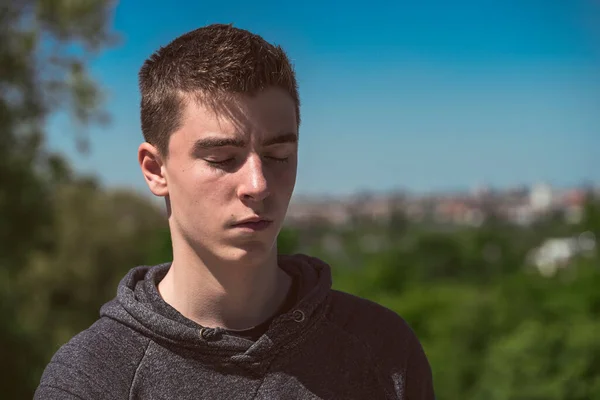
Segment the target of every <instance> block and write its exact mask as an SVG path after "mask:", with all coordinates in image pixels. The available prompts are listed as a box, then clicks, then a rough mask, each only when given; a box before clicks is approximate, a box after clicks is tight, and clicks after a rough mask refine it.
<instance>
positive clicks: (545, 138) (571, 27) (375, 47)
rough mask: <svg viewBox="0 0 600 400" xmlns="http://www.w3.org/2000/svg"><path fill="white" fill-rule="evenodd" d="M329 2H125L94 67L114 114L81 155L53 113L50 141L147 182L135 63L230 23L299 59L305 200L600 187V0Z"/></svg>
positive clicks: (83, 166) (115, 178) (89, 166)
mask: <svg viewBox="0 0 600 400" xmlns="http://www.w3.org/2000/svg"><path fill="white" fill-rule="evenodd" d="M201 3H205V4H203V5H202V4H201ZM325 3H326V4H322V3H321V2H313V1H305V2H300V3H295V4H296V5H295V6H288V5H285V6H284V5H283V4H284V3H281V2H253V3H251V4H252V6H249V4H250V3H247V2H241V1H240V2H238V1H228V2H197V1H187V0H186V1H178V2H168V3H165V2H153V1H126V0H122V1H121V2H120V3H119V5H118V6H117V9H116V15H115V21H114V28H115V30H116V31H117V32H118V33H119V34H120V35H121V37H122V41H121V44H119V45H118V46H116V47H115V48H112V49H109V50H107V51H105V52H103V53H102V54H101V56H100V57H98V58H97V59H96V60H95V61H94V62H93V64H92V65H91V70H92V73H93V75H94V77H95V78H96V79H97V80H98V81H99V82H100V83H101V84H102V85H103V86H104V87H105V90H106V91H107V96H108V97H107V102H106V106H107V110H108V111H109V113H110V114H111V117H112V123H111V124H110V125H109V126H108V127H104V128H93V129H91V130H90V137H91V145H92V153H91V154H90V155H87V156H81V155H78V154H77V153H76V152H75V147H74V144H73V140H72V135H70V134H68V130H69V129H70V128H69V125H68V124H66V123H65V121H64V120H62V119H61V118H54V119H52V121H51V123H50V127H49V128H50V129H49V130H50V135H49V145H50V147H51V148H52V149H56V150H59V151H62V152H64V153H66V154H67V155H68V156H69V157H70V159H71V160H72V162H73V163H74V165H75V166H76V168H78V169H80V170H82V171H86V172H91V173H94V174H96V175H98V176H99V177H100V178H101V179H102V181H103V182H104V183H105V184H106V185H110V186H128V187H132V188H135V189H141V190H143V191H147V189H145V186H144V185H145V184H144V182H143V179H142V176H141V173H140V171H139V168H138V166H137V162H136V149H137V146H138V145H139V143H140V141H141V140H142V136H141V131H140V128H139V113H138V104H139V93H138V91H137V72H138V70H139V68H140V66H141V65H142V63H143V61H144V60H145V59H146V58H147V57H148V56H149V55H150V54H151V53H152V52H153V51H155V50H156V49H157V48H158V47H159V46H161V45H165V44H167V43H168V42H169V41H170V40H172V39H173V38H175V37H176V36H178V35H180V34H182V33H185V32H187V31H189V30H191V29H194V28H197V27H199V26H202V25H206V24H210V23H215V22H219V23H233V24H234V25H235V26H238V27H241V28H245V29H249V30H251V31H254V32H256V33H258V34H260V35H262V36H264V37H265V38H266V39H267V40H268V41H270V42H274V43H277V44H280V45H282V46H283V47H284V48H285V49H286V50H287V52H288V54H289V56H290V58H291V59H292V61H293V62H294V64H295V68H296V71H297V76H298V81H299V85H300V96H301V101H302V110H301V112H302V118H303V124H302V126H301V140H300V164H299V171H298V182H297V186H296V194H347V193H353V192H356V191H360V190H372V191H387V190H393V189H397V188H402V189H409V190H412V191H416V192H423V191H432V190H434V191H436V190H446V189H468V188H471V187H473V186H475V185H481V184H489V185H492V186H496V187H507V186H512V185H518V184H529V183H533V182H538V181H546V182H550V183H553V184H556V185H561V186H566V185H574V184H578V183H581V182H583V181H592V182H597V183H600V156H599V155H600V2H597V1H594V0H588V1H577V0H569V1H566V0H564V1H561V0H537V1H534V0H519V1H517V0H513V1H510V0H479V1H442V0H440V1H432V0H429V1H427V0H421V1H410V2H409V1H390V2H377V1H369V2H366V3H362V4H361V5H359V4H358V3H355V4H357V5H356V6H349V4H351V3H348V2H337V1H335V2H334V1H331V2H325Z"/></svg>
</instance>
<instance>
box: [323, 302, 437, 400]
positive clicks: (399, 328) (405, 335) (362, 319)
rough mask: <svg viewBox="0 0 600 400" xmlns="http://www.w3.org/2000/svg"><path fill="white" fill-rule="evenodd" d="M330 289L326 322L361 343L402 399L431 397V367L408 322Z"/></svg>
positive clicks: (375, 305)
mask: <svg viewBox="0 0 600 400" xmlns="http://www.w3.org/2000/svg"><path fill="white" fill-rule="evenodd" d="M331 292H332V293H331V302H330V310H329V313H328V318H329V321H330V322H331V323H333V324H334V325H336V326H337V327H338V328H339V329H341V330H343V331H345V332H346V333H347V334H349V335H351V336H352V337H354V338H355V340H356V341H357V342H359V343H361V345H362V346H363V347H364V348H365V349H366V351H367V352H368V354H370V355H371V357H372V360H373V362H374V363H375V365H376V367H377V369H378V370H379V372H380V373H381V374H382V375H383V376H384V379H385V380H388V381H389V382H390V383H393V386H394V390H395V392H396V393H398V394H399V395H400V396H401V398H408V399H433V380H432V372H431V367H430V365H429V361H428V360H427V357H426V355H425V352H424V350H423V347H422V345H421V342H420V341H419V339H418V337H417V335H416V334H415V332H414V331H413V329H412V328H411V327H410V325H409V324H408V323H407V322H406V321H405V320H404V319H403V318H402V317H401V316H400V315H398V314H397V313H396V312H394V311H392V310H391V309H389V308H387V307H384V306H383V305H381V304H378V303H376V302H374V301H371V300H368V299H364V298H361V297H358V296H355V295H352V294H349V293H345V292H341V291H337V290H332V291H331ZM401 393H402V394H401ZM402 396H405V397H402Z"/></svg>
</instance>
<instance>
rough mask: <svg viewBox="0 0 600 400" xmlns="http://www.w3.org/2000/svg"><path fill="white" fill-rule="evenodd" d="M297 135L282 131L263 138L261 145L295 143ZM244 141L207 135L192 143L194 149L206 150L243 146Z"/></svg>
mask: <svg viewBox="0 0 600 400" xmlns="http://www.w3.org/2000/svg"><path fill="white" fill-rule="evenodd" d="M297 142H298V135H297V134H296V133H293V132H290V133H282V134H280V135H277V136H274V137H272V138H269V139H267V140H265V141H264V142H263V143H262V145H263V146H272V145H275V144H284V143H297ZM245 145H246V142H245V141H244V140H243V139H236V138H218V137H208V138H204V139H199V140H197V141H196V143H194V151H198V150H208V149H214V148H218V147H225V146H231V147H244V146H245Z"/></svg>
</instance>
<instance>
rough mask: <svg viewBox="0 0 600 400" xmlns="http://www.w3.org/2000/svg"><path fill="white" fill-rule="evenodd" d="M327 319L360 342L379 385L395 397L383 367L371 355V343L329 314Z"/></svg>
mask: <svg viewBox="0 0 600 400" xmlns="http://www.w3.org/2000/svg"><path fill="white" fill-rule="evenodd" d="M326 320H327V322H328V323H329V324H330V325H332V326H333V327H335V328H336V329H338V330H340V331H342V332H344V333H345V334H346V335H348V336H349V337H350V338H352V339H353V340H354V341H355V342H356V343H357V344H359V345H360V346H361V347H362V349H363V351H364V352H365V357H366V358H367V360H369V363H370V364H371V369H372V370H373V371H374V372H375V377H376V379H377V382H379V385H380V386H381V388H382V389H383V392H384V393H385V395H386V397H387V398H390V399H392V398H394V394H393V393H391V392H390V390H389V389H388V388H387V385H386V384H385V382H384V380H383V375H384V374H383V372H382V371H383V369H382V368H381V367H380V365H379V363H378V362H377V361H375V359H373V357H372V356H371V354H373V351H372V349H371V346H369V344H368V343H367V342H365V341H364V340H363V339H361V338H359V337H358V336H356V335H355V334H354V333H352V332H350V331H349V330H347V329H346V328H345V327H344V326H340V324H338V323H337V322H335V321H333V320H331V319H330V318H329V316H327V317H326Z"/></svg>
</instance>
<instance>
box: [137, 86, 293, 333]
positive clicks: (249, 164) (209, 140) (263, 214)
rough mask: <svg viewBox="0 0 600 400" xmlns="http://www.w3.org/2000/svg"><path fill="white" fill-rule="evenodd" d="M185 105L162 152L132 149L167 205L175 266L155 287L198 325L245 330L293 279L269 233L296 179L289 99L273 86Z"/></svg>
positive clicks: (277, 300) (143, 147)
mask: <svg viewBox="0 0 600 400" xmlns="http://www.w3.org/2000/svg"><path fill="white" fill-rule="evenodd" d="M186 103H187V104H186V107H185V111H184V116H183V120H182V123H181V125H180V127H179V128H178V129H177V130H176V131H175V132H173V133H172V136H171V138H170V142H169V147H168V155H167V156H166V157H164V156H162V155H161V154H160V152H159V151H158V150H157V149H156V148H155V147H154V146H152V145H150V144H149V143H143V144H142V145H140V147H139V151H138V159H139V163H140V166H141V169H142V172H143V174H144V177H145V179H146V182H147V183H148V186H149V188H150V190H151V191H152V193H153V194H154V195H156V196H160V197H164V198H165V199H166V202H167V207H168V209H169V226H170V229H171V236H172V241H173V265H172V268H171V269H170V270H169V273H168V274H167V275H166V277H165V278H164V279H163V280H162V281H161V283H160V284H159V291H160V293H161V295H162V296H163V298H164V299H165V301H166V302H167V303H169V304H170V305H171V306H173V307H174V308H175V309H177V310H178V311H179V312H181V313H182V314H183V315H184V316H186V317H188V318H190V319H192V320H195V321H196V322H198V323H200V324H202V325H204V326H221V327H226V328H231V329H244V328H247V327H250V326H253V325H255V324H258V323H260V322H262V321H263V320H265V319H266V318H268V317H269V316H270V315H271V314H272V313H274V312H275V310H276V309H277V308H278V307H279V305H280V304H281V302H282V301H283V299H284V297H285V295H286V293H287V290H288V288H289V285H290V278H289V276H288V275H287V274H285V273H284V272H283V271H282V270H281V269H280V268H278V266H277V247H276V239H277V235H278V233H279V231H280V229H281V226H282V224H283V221H284V218H285V214H286V212H287V208H288V205H289V202H290V198H291V196H292V192H293V190H294V185H295V182H296V169H297V155H298V140H297V139H298V126H297V117H296V111H295V104H294V102H293V100H292V98H291V97H290V95H289V94H287V93H286V92H285V91H283V90H281V89H278V88H269V89H267V90H265V91H263V92H260V93H258V94H256V95H255V96H253V97H250V96H238V97H237V100H236V101H235V102H229V103H228V104H225V105H223V106H224V107H219V109H218V110H216V111H215V109H214V108H212V107H209V106H207V105H204V104H200V103H198V102H197V101H194V100H192V99H190V100H189V101H187V102H186Z"/></svg>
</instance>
